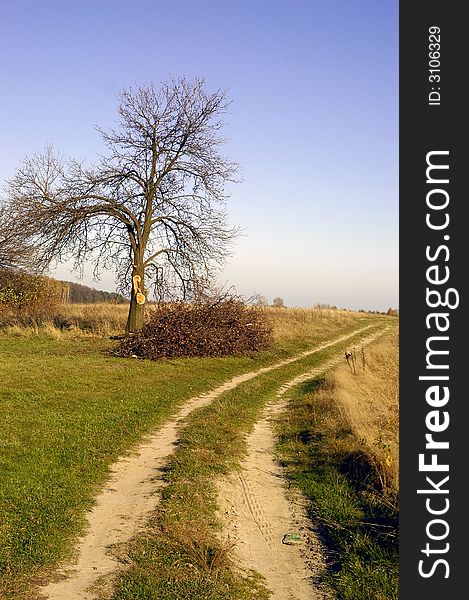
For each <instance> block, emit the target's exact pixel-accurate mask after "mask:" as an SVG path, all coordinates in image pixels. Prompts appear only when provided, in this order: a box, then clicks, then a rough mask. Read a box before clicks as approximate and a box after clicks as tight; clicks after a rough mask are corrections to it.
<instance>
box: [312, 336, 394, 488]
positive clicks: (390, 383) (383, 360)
mask: <svg viewBox="0 0 469 600" xmlns="http://www.w3.org/2000/svg"><path fill="white" fill-rule="evenodd" d="M398 344H399V333H398V330H397V328H393V329H392V330H390V331H388V332H387V333H386V334H385V335H383V336H382V337H381V338H380V339H379V340H377V341H376V342H374V343H373V344H371V345H370V346H368V347H367V348H366V349H365V368H364V369H363V364H362V354H361V347H360V348H356V373H355V374H353V373H352V372H351V369H350V368H349V366H348V365H347V363H346V362H345V361H344V364H343V365H341V366H339V367H337V368H336V369H334V371H333V372H332V373H331V374H330V375H329V376H328V383H329V385H328V386H326V389H325V390H324V391H323V392H322V393H325V394H330V389H332V390H333V392H332V393H333V397H334V402H335V404H336V406H337V409H338V411H339V413H340V415H341V417H342V418H343V421H344V423H346V424H347V425H348V426H349V427H351V429H352V431H353V433H354V434H355V437H356V438H357V440H358V441H359V443H360V446H361V447H362V448H363V450H364V451H365V452H366V453H367V455H368V456H369V458H371V460H372V462H373V463H374V465H375V467H376V469H377V472H378V473H379V476H380V478H381V484H382V486H383V489H388V490H390V491H398V487H399V483H398V482H399V462H398V460H399V459H398V456H399V395H398V394H399V387H398V386H399V356H398ZM327 388H329V389H327Z"/></svg>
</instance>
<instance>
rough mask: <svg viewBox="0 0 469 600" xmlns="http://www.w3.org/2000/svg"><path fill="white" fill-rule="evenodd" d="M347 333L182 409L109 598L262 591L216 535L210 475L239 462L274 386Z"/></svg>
mask: <svg viewBox="0 0 469 600" xmlns="http://www.w3.org/2000/svg"><path fill="white" fill-rule="evenodd" d="M367 333H370V331H368V332H367ZM350 341H351V340H348V341H346V342H342V343H339V344H337V345H335V346H333V347H330V348H327V349H324V350H322V351H320V352H317V353H315V354H313V355H311V356H309V357H307V358H304V359H300V360H298V361H295V362H294V363H291V364H289V365H286V366H284V367H282V368H280V369H278V370H275V371H271V372H269V373H266V374H264V375H261V376H259V377H257V378H255V379H253V380H251V381H248V382H245V383H244V384H242V385H239V386H238V387H237V388H235V389H234V390H231V391H229V392H226V393H224V394H222V395H221V396H219V397H218V398H217V399H216V400H214V401H213V402H212V403H211V404H210V405H208V406H206V407H204V408H201V409H199V410H197V411H194V412H193V413H191V415H189V417H188V418H187V425H186V427H185V428H184V429H183V430H182V432H181V437H180V442H179V445H178V449H177V451H176V452H175V454H174V455H173V456H172V458H171V460H170V463H169V468H168V471H167V474H166V480H167V486H166V488H165V489H164V491H163V500H162V502H161V504H160V505H159V507H158V509H157V511H156V514H155V516H154V518H153V520H152V522H151V525H150V527H149V528H148V530H147V533H146V535H145V536H143V537H141V538H139V539H137V540H135V541H134V542H133V544H132V545H131V547H130V550H129V552H130V554H131V556H132V563H133V564H132V567H131V568H130V569H129V571H128V572H127V573H126V574H125V575H123V576H122V577H121V578H120V580H119V582H118V585H117V589H116V593H115V596H114V597H113V598H114V600H156V599H165V600H179V599H180V598H184V599H187V600H190V599H194V600H195V599H199V598H200V599H212V598H213V599H214V600H215V599H217V600H218V599H220V600H224V599H226V600H228V599H229V600H245V599H248V598H259V599H263V598H264V599H266V598H268V597H269V595H270V593H269V591H268V590H267V589H266V588H265V587H264V586H263V585H262V581H261V579H260V577H259V575H257V576H256V574H253V576H252V577H247V578H244V577H242V576H241V575H240V574H239V573H238V572H236V571H235V570H233V569H232V565H231V562H230V553H229V550H230V549H229V548H227V547H226V545H224V542H223V541H222V537H220V535H219V533H220V523H219V522H218V520H217V517H216V509H217V492H216V487H215V481H216V479H217V477H219V476H220V475H223V474H226V473H228V472H229V471H230V470H232V469H234V468H235V467H236V466H237V465H238V464H239V461H240V459H241V457H242V456H243V453H244V452H245V450H246V434H248V433H249V432H250V431H251V430H252V428H253V426H254V424H255V422H256V421H257V420H258V419H259V417H260V414H261V411H262V409H263V408H264V407H265V405H266V403H267V402H268V401H269V400H272V398H273V397H274V396H275V393H276V391H277V390H278V388H279V387H280V386H281V385H282V384H284V383H287V382H288V381H290V380H291V379H293V378H294V377H295V376H297V375H298V374H301V373H303V372H305V371H307V370H309V369H313V368H315V367H316V366H318V365H321V364H322V363H323V362H324V361H326V360H327V359H328V358H330V357H331V356H333V355H335V354H336V353H337V352H342V351H343V350H344V348H345V347H347V344H350Z"/></svg>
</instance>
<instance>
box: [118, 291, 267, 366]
mask: <svg viewBox="0 0 469 600" xmlns="http://www.w3.org/2000/svg"><path fill="white" fill-rule="evenodd" d="M271 340H272V328H271V327H270V325H269V324H268V323H267V320H266V315H265V311H264V310H262V309H259V308H257V307H254V306H248V305H246V304H245V303H244V302H242V301H241V300H238V299H228V300H226V299H224V300H218V301H204V302H196V303H193V304H188V303H183V302H174V303H166V304H160V305H158V306H157V307H156V308H155V309H154V311H152V315H151V318H150V320H149V321H148V322H147V323H146V325H145V326H144V328H143V329H142V330H141V331H139V332H137V333H134V334H131V335H130V336H128V337H126V338H125V339H124V340H123V341H122V342H121V343H120V345H119V347H118V348H117V350H116V353H117V354H118V355H119V356H137V357H140V358H148V359H151V360H156V359H158V358H175V357H183V356H227V355H240V354H249V353H251V352H257V351H258V350H263V349H265V348H267V347H268V346H269V345H270V344H271Z"/></svg>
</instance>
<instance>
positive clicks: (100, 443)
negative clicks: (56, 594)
mask: <svg viewBox="0 0 469 600" xmlns="http://www.w3.org/2000/svg"><path fill="white" fill-rule="evenodd" d="M67 310H68V311H69V312H68V313H67V315H65V317H66V322H67V326H62V328H61V327H58V326H57V324H58V323H59V321H57V322H56V323H55V324H54V323H53V322H52V321H49V322H43V323H30V324H29V325H27V326H24V325H21V324H19V323H17V324H11V323H10V324H9V325H7V326H5V327H4V329H3V331H2V333H1V334H0V348H1V357H0V361H1V365H0V367H1V370H2V383H1V388H0V418H1V419H2V423H3V424H4V426H3V427H2V431H1V433H0V480H1V482H2V483H1V486H0V570H1V578H0V597H1V598H5V599H10V598H18V599H21V598H30V597H31V596H30V590H31V586H33V585H34V583H36V582H39V581H41V580H42V579H43V578H44V577H47V574H48V572H50V570H51V569H52V568H53V567H54V566H55V565H56V564H57V562H58V561H59V560H62V559H64V558H66V557H67V556H69V555H70V552H71V549H72V544H73V540H74V539H75V538H76V536H77V535H78V534H79V532H80V531H81V529H82V528H83V525H84V515H85V512H86V510H87V509H88V508H89V507H90V506H91V505H92V501H93V496H94V495H95V493H96V491H97V490H98V489H99V487H100V485H101V484H102V482H103V481H104V480H105V479H106V477H107V475H108V473H109V466H110V465H111V464H112V462H113V461H115V459H116V458H117V457H118V456H120V455H122V454H125V453H126V452H128V451H129V450H130V449H131V447H132V445H133V444H135V443H136V442H137V441H138V440H139V439H140V438H141V437H142V435H144V434H145V433H146V432H148V431H150V430H152V429H154V428H156V427H158V426H159V425H160V424H161V423H162V422H163V421H164V420H165V419H167V418H168V417H169V416H170V415H171V414H173V413H174V412H175V410H176V409H177V407H178V406H180V405H181V404H182V403H183V402H184V401H185V400H187V399H188V398H189V397H192V396H194V395H197V394H198V393H200V392H202V391H205V390H207V389H210V388H213V387H215V386H216V385H218V384H220V383H221V382H222V381H224V380H226V379H228V378H230V377H231V376H233V375H234V374H237V373H240V372H244V371H248V370H252V369H255V368H258V367H260V366H263V365H267V364H271V363H273V362H275V361H278V360H280V359H282V358H285V357H288V356H291V355H293V354H295V353H297V352H299V351H301V350H303V349H304V348H306V347H308V346H310V345H312V344H313V343H316V342H318V341H320V340H324V339H327V338H329V337H334V336H337V335H339V334H341V333H344V332H346V331H350V330H351V329H352V328H354V327H355V328H356V327H359V326H363V325H364V324H366V323H371V322H373V323H376V324H377V325H379V324H381V323H382V322H383V321H384V320H386V319H385V318H383V317H378V316H368V315H363V314H361V313H349V312H346V311H343V312H342V311H320V310H315V311H313V310H311V311H307V310H302V309H277V310H275V311H274V310H272V312H270V314H269V318H270V319H272V321H273V323H274V332H275V345H274V347H273V348H272V349H271V350H269V351H267V352H263V353H261V354H258V355H255V356H244V357H231V358H223V359H178V360H171V361H170V360H165V361H159V362H157V363H155V362H150V361H143V360H134V359H121V358H117V357H115V356H113V355H112V347H113V344H114V343H115V342H113V341H112V340H110V339H109V338H108V337H107V336H109V334H111V333H114V332H116V331H119V328H121V327H122V324H123V323H124V322H125V315H126V309H125V307H121V306H112V307H111V312H112V315H113V317H112V319H113V320H107V319H108V318H109V319H110V317H109V314H107V313H106V311H107V310H108V307H105V308H99V307H96V306H94V307H91V309H86V308H85V307H67ZM87 310H88V312H87ZM269 310H270V309H269ZM73 315H74V316H73ZM63 317H64V315H62V318H63ZM73 319H75V321H73ZM289 319H290V327H289V326H288V322H289ZM294 365H296V366H295V367H293V366H292V367H291V368H289V370H287V372H285V376H286V375H287V374H288V375H290V374H291V372H293V371H295V369H297V368H301V367H302V365H301V364H299V363H298V364H296V363H294ZM291 369H292V370H291ZM271 377H272V378H273V379H275V375H274V374H272V376H271ZM267 381H270V379H268V380H267V379H266V380H265V382H264V383H265V385H267V387H268V384H267ZM272 381H273V380H272ZM256 385H258V384H254V383H253V384H252V386H253V388H252V389H251V388H250V387H249V386H248V387H246V388H245V393H247V394H248V395H247V396H245V399H244V400H243V401H242V402H244V403H246V398H256V397H257V395H256V393H254V392H253V390H254V389H255V388H256ZM266 389H267V388H265V389H264V388H263V390H264V391H259V398H260V400H259V402H257V401H256V402H254V403H253V408H252V412H249V411H247V412H246V414H245V416H243V419H244V421H243V424H242V427H241V429H240V431H243V430H244V429H245V428H248V427H249V426H250V423H252V419H253V418H254V416H255V414H257V413H256V411H258V410H259V407H260V406H261V405H262V402H264V400H262V398H264V395H263V394H264V393H265V392H266ZM246 390H247V391H246ZM240 393H241V392H240ZM253 394H254V395H253ZM230 402H231V401H230ZM230 402H229V403H228V406H231V404H230ZM242 402H241V404H240V406H243V404H242ZM234 410H237V409H234ZM244 412H245V411H244V409H243V414H244ZM225 416H226V415H225ZM202 418H203V415H202ZM233 418H234V417H233ZM230 419H231V417H230ZM243 428H244V429H243ZM190 431H192V430H191V429H188V432H189V433H188V435H190ZM228 435H229V434H228ZM236 435H238V433H237V434H236ZM217 443H219V442H217ZM223 443H225V442H223ZM237 444H238V445H239V440H238V441H235V442H234V446H233V452H232V456H233V457H235V456H236V452H238V451H237V450H236V447H237ZM181 448H183V446H181ZM229 456H231V454H230V455H229ZM229 456H225V455H223V457H224V458H223V457H222V458H223V460H225V458H226V459H228V458H229ZM229 459H230V460H234V458H229ZM212 468H213V469H215V470H216V469H218V468H226V467H225V466H223V467H220V466H217V463H216V462H214V463H213V467H212ZM174 485H176V483H175V484H174ZM194 485H198V482H197V481H196V479H194ZM169 489H170V490H171V489H173V488H171V487H170V488H169ZM169 493H170V492H168V494H169ZM201 514H202V518H203V513H201ZM240 585H241V584H240ZM242 585H244V583H242ZM124 589H125V586H124V587H121V588H120V591H119V593H120V594H121V595H122V594H124V591H123V590H124ZM127 597H129V598H130V597H132V596H128V595H127ZM135 597H138V596H135ZM142 597H146V596H144V595H142ZM155 597H159V596H155ZM161 597H163V596H161ZM171 597H172V596H171ZM194 597H195V596H194ZM201 597H202V596H201ZM206 597H207V598H208V597H211V596H206ZM213 597H214V598H215V597H222V596H213ZM227 597H228V596H227Z"/></svg>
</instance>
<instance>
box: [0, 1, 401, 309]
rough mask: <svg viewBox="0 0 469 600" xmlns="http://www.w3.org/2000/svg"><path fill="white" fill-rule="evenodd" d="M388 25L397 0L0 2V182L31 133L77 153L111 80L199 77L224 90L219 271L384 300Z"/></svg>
mask: <svg viewBox="0 0 469 600" xmlns="http://www.w3.org/2000/svg"><path fill="white" fill-rule="evenodd" d="M397 27H398V2H397V0H395V1H394V0H393V1H391V0H379V1H376V0H291V1H285V0H284V1H282V2H279V1H277V0H270V1H269V0H258V1H255V0H251V1H250V2H248V1H245V0H237V1H236V2H234V1H232V2H228V1H226V2H224V1H215V0H194V1H189V0H180V1H178V2H168V1H167V0H166V1H165V2H161V1H159V0H126V1H124V0H93V1H90V0H61V1H59V0H40V1H38V0H2V1H1V15H0V65H1V74H2V80H1V111H0V132H1V138H0V139H1V144H0V180H1V181H3V180H5V179H6V178H7V177H9V176H10V175H11V174H12V173H13V171H14V169H15V167H17V166H18V164H19V163H20V161H21V160H22V158H23V157H24V156H25V155H28V154H31V153H32V152H34V151H35V150H40V149H41V148H43V147H44V145H45V144H46V143H53V144H54V146H55V147H56V148H58V149H60V150H61V151H62V152H63V153H64V154H65V155H70V156H77V157H82V158H85V157H86V158H87V159H93V157H94V155H95V153H96V152H97V151H99V149H100V141H99V135H98V134H97V132H96V131H95V129H94V125H102V126H106V125H112V124H113V122H114V119H115V108H116V94H117V92H118V91H119V90H121V89H122V88H124V87H128V86H131V85H135V84H137V85H138V84H144V83H148V82H150V81H153V82H155V83H159V82H160V81H161V80H164V79H166V78H167V77H168V76H170V75H173V76H179V75H184V76H187V77H194V76H201V77H204V78H205V79H206V81H207V84H208V87H209V88H212V89H215V88H219V87H221V88H227V89H228V90H229V96H230V98H231V99H232V101H233V105H232V113H231V114H230V115H229V117H228V119H227V127H226V130H225V133H226V135H227V137H228V138H229V142H228V144H227V146H226V148H225V150H226V153H227V154H229V155H230V156H231V157H232V158H233V159H235V160H237V161H238V162H239V163H240V164H241V166H242V178H243V181H242V183H241V184H238V185H236V186H232V187H230V192H231V198H230V200H229V203H228V211H229V215H230V219H231V222H232V223H234V224H235V223H236V224H240V225H241V226H242V227H243V228H244V230H245V235H244V236H243V237H242V238H241V239H240V240H239V242H238V243H237V245H236V248H235V253H234V255H233V257H232V259H231V260H230V263H229V264H228V265H227V268H226V269H225V271H224V272H223V273H222V274H221V275H220V281H222V282H225V281H227V282H229V283H230V284H234V285H235V287H236V288H237V289H238V291H239V292H241V293H243V294H246V295H250V294H251V293H253V292H257V293H260V294H263V295H265V296H266V297H267V298H268V299H269V300H272V298H273V297H274V296H281V297H283V298H284V300H285V302H286V304H288V305H290V306H311V305H313V304H315V303H317V302H322V303H330V304H336V305H338V306H341V307H342V306H344V307H349V308H356V309H358V308H364V309H370V308H371V309H379V310H386V309H387V308H388V307H389V306H397V304H398V30H397ZM56 273H57V276H59V277H60V278H63V279H69V280H74V279H75V278H74V276H73V275H72V274H71V273H70V272H69V271H68V270H67V269H65V268H63V267H62V268H61V269H59V270H58V271H57V272H56ZM112 282H113V277H112V274H105V275H104V276H103V278H102V281H101V283H100V284H96V283H93V280H92V278H91V270H90V272H89V274H88V277H87V278H86V279H85V280H84V283H87V284H91V285H93V286H94V287H100V288H101V289H112V287H113V284H112Z"/></svg>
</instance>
